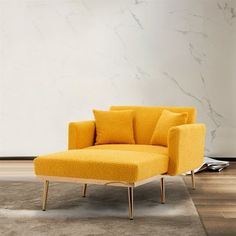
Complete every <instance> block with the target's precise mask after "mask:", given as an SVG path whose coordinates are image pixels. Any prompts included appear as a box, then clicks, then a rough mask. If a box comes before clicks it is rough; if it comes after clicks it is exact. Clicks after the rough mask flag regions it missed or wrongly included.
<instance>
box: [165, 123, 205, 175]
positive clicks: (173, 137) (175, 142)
mask: <svg viewBox="0 0 236 236" xmlns="http://www.w3.org/2000/svg"><path fill="white" fill-rule="evenodd" d="M205 133H206V128H205V125H204V124H186V125H180V126H176V127H173V128H171V129H170V130H169V134H168V153H169V167H168V174H169V175H177V174H181V173H184V172H187V171H190V170H194V169H196V168H198V167H199V166H200V165H201V164H202V163H203V156H204V145H205Z"/></svg>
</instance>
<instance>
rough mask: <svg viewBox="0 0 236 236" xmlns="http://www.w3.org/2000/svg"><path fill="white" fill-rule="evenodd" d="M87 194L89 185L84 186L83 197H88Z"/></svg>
mask: <svg viewBox="0 0 236 236" xmlns="http://www.w3.org/2000/svg"><path fill="white" fill-rule="evenodd" d="M86 192H87V184H84V186H83V197H86Z"/></svg>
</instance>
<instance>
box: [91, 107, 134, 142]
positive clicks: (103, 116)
mask: <svg viewBox="0 0 236 236" xmlns="http://www.w3.org/2000/svg"><path fill="white" fill-rule="evenodd" d="M93 113H94V117H95V123H96V143H95V144H96V145H97V144H107V143H130V144H132V143H135V141H134V131H133V118H134V115H133V111H131V110H124V111H98V110H94V111H93Z"/></svg>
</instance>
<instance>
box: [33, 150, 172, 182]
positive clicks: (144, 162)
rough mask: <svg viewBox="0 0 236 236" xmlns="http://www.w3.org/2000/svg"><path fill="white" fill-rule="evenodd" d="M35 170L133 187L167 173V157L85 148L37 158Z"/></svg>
mask: <svg viewBox="0 0 236 236" xmlns="http://www.w3.org/2000/svg"><path fill="white" fill-rule="evenodd" d="M34 166H35V173H36V175H39V176H58V177H71V178H82V179H95V180H108V181H125V182H129V183H133V182H136V181H138V180H143V179H146V178H149V177H152V176H155V175H159V174H164V173H166V172H167V170H168V156H167V155H164V154H158V153H154V152H153V153H144V152H135V151H124V150H123V151H122V150H104V149H103V150H102V149H96V150H93V149H88V148H86V149H80V150H70V151H66V152H60V153H55V154H50V155H46V156H40V157H37V158H36V159H35V160H34Z"/></svg>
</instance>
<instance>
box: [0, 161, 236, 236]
mask: <svg viewBox="0 0 236 236" xmlns="http://www.w3.org/2000/svg"><path fill="white" fill-rule="evenodd" d="M17 176H21V177H25V178H33V176H34V173H33V162H32V161H0V180H1V179H5V178H13V179H17ZM183 178H184V181H185V183H186V185H187V188H188V191H189V193H190V196H191V197H192V199H193V202H194V204H195V206H196V209H197V211H198V213H199V215H200V218H201V221H202V223H203V225H204V227H205V230H206V232H207V234H208V235H210V236H218V235H222V236H229V235H232V236H233V235H236V162H232V163H230V167H228V168H227V169H225V170H223V171H222V172H219V173H216V172H202V173H199V174H196V175H195V178H196V190H192V189H191V178H190V176H184V177H183ZM167 201H168V196H167Z"/></svg>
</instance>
